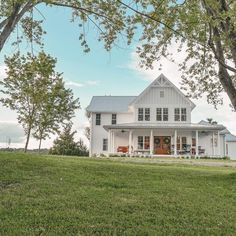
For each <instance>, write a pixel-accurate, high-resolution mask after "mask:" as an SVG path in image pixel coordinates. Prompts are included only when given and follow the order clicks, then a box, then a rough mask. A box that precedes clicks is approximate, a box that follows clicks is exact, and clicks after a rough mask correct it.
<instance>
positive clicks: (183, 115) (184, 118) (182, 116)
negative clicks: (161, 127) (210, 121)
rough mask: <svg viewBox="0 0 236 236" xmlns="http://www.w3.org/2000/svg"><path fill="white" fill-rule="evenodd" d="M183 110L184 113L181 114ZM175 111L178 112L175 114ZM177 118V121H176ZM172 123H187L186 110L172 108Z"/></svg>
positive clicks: (183, 108) (184, 108)
mask: <svg viewBox="0 0 236 236" xmlns="http://www.w3.org/2000/svg"><path fill="white" fill-rule="evenodd" d="M183 110H184V111H185V112H183ZM176 111H179V112H178V113H176ZM176 117H178V118H179V119H176ZM174 121H176V122H180V121H184V122H185V121H187V108H186V107H176V108H174Z"/></svg>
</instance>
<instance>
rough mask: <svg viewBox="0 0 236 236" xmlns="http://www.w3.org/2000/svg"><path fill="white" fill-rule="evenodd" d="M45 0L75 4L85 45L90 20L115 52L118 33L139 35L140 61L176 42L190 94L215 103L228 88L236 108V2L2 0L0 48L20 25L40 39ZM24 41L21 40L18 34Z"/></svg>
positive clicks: (166, 54) (31, 36) (156, 58)
mask: <svg viewBox="0 0 236 236" xmlns="http://www.w3.org/2000/svg"><path fill="white" fill-rule="evenodd" d="M40 4H45V5H46V6H48V7H55V6H57V7H63V8H70V9H71V13H72V19H71V20H72V21H77V20H78V21H79V22H80V24H79V25H80V27H81V35H80V40H81V45H82V46H83V47H84V50H85V51H86V52H88V51H89V46H88V44H87V41H86V36H85V34H84V33H83V25H84V24H86V23H88V22H90V23H92V24H94V25H95V26H96V28H97V29H98V32H99V36H98V40H100V41H104V45H105V48H106V49H107V50H110V49H111V48H112V45H113V44H114V43H116V41H117V39H118V38H119V36H121V37H124V38H126V39H127V43H128V44H130V43H131V42H132V40H133V39H134V38H135V39H136V37H138V45H137V53H138V54H139V56H140V59H141V61H140V65H141V66H145V67H147V68H150V67H151V68H152V66H153V63H154V62H157V61H160V59H161V58H162V57H163V56H164V57H170V58H171V60H174V59H175V55H170V52H169V46H170V45H171V44H172V43H173V42H175V43H176V45H177V47H178V51H179V52H182V53H183V54H184V55H185V60H184V61H183V62H181V63H179V62H177V63H179V67H180V70H181V72H182V75H183V76H182V87H183V89H185V90H187V92H188V96H191V97H194V98H198V97H200V96H202V94H206V95H207V98H208V101H209V102H210V103H212V104H214V105H215V106H216V105H218V104H221V103H222V99H221V97H220V96H219V94H220V93H221V92H222V91H225V92H226V93H227V95H228V97H229V98H230V101H231V103H232V106H233V107H234V109H236V85H235V84H236V2H235V1H232V0H199V1H190V0H159V1H157V0H133V1H131V2H129V1H121V0H116V1H114V0H106V1H105V0H93V1H91V0H15V1H13V0H12V1H3V0H2V1H1V8H0V9H1V10H0V50H1V49H2V48H3V46H4V44H5V42H6V40H7V39H8V37H9V35H10V34H11V33H12V32H13V30H14V29H15V28H16V26H17V25H20V26H21V28H22V29H23V32H24V36H25V37H26V38H27V39H28V40H30V41H31V42H32V41H33V42H36V43H41V37H42V35H43V33H44V30H43V29H42V27H41V20H37V19H34V18H33V15H32V10H33V9H36V7H37V6H38V5H40ZM17 40H19V41H20V40H21V38H17Z"/></svg>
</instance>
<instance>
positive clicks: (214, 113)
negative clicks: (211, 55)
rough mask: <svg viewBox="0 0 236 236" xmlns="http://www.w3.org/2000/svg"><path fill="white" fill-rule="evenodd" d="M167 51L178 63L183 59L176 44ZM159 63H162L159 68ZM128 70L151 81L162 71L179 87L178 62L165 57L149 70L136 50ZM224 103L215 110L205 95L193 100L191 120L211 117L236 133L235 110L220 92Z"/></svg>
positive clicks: (179, 73)
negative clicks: (140, 62)
mask: <svg viewBox="0 0 236 236" xmlns="http://www.w3.org/2000/svg"><path fill="white" fill-rule="evenodd" d="M169 52H170V53H172V54H173V55H174V58H175V61H176V62H178V63H180V62H182V61H183V60H184V58H185V56H186V53H185V51H182V52H177V45H176V44H172V45H171V46H170V47H169ZM159 64H161V65H162V69H161V70H160V68H159V66H158V65H159ZM126 68H129V69H130V70H133V71H134V72H135V73H136V74H137V75H139V77H141V78H142V79H144V80H148V81H153V80H154V79H156V78H157V77H158V75H159V74H160V73H163V74H164V75H165V76H166V77H167V78H168V79H169V80H170V81H171V82H173V83H174V84H175V85H176V86H177V87H179V88H180V82H181V72H180V71H179V68H178V64H177V63H173V62H171V61H169V60H167V59H166V58H163V59H161V60H160V62H159V63H154V68H153V69H152V70H151V69H149V70H145V69H144V68H141V67H140V66H139V57H138V55H137V53H136V52H132V53H131V58H130V63H129V64H128V65H127V66H126ZM222 97H223V100H224V103H223V105H222V106H219V107H218V109H217V110H216V109H215V108H214V107H213V106H212V105H210V104H208V103H207V99H206V96H204V97H203V98H201V99H198V100H193V102H194V103H195V104H196V108H195V109H194V110H193V112H192V122H199V121H200V120H202V119H206V118H213V119H214V120H216V121H218V123H221V124H223V125H225V126H226V127H227V128H228V129H229V130H230V131H231V132H232V133H234V134H236V125H235V121H236V112H232V109H231V108H230V106H229V104H230V100H229V98H228V96H227V94H225V93H224V94H222Z"/></svg>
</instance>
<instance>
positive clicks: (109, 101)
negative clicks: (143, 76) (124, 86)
mask: <svg viewBox="0 0 236 236" xmlns="http://www.w3.org/2000/svg"><path fill="white" fill-rule="evenodd" d="M135 98H136V96H94V97H93V98H92V100H91V102H90V104H89V106H88V107H87V109H86V110H87V111H88V112H128V108H129V104H130V103H131V102H132V101H133V100H134V99H135Z"/></svg>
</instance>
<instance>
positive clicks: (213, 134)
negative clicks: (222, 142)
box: [212, 131, 215, 156]
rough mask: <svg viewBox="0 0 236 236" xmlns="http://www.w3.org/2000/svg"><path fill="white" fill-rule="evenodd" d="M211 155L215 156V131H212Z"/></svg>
mask: <svg viewBox="0 0 236 236" xmlns="http://www.w3.org/2000/svg"><path fill="white" fill-rule="evenodd" d="M212 155H213V156H215V131H213V132H212Z"/></svg>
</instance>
